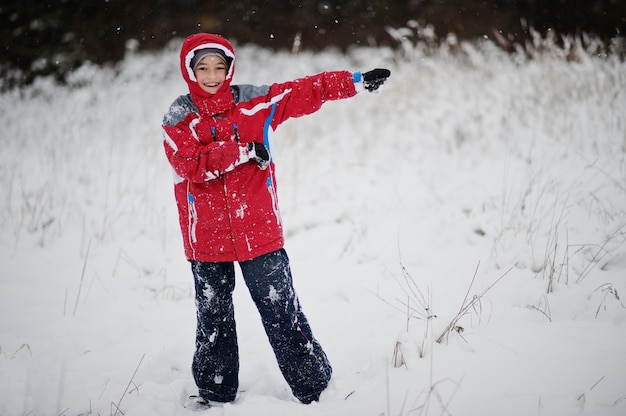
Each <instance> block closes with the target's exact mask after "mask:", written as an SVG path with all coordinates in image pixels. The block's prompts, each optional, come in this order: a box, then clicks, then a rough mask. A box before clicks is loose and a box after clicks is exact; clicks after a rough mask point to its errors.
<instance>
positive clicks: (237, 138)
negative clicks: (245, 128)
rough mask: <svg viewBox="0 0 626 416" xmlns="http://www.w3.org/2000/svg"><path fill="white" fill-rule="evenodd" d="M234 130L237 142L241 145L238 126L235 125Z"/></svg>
mask: <svg viewBox="0 0 626 416" xmlns="http://www.w3.org/2000/svg"><path fill="white" fill-rule="evenodd" d="M233 130H234V131H235V140H236V141H237V143H239V133H238V132H237V125H236V124H235V123H233Z"/></svg>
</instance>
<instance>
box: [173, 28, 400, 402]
mask: <svg viewBox="0 0 626 416" xmlns="http://www.w3.org/2000/svg"><path fill="white" fill-rule="evenodd" d="M180 65H181V72H182V75H183V78H184V79H185V81H186V82H187V84H188V86H189V94H188V95H183V96H180V97H179V98H178V99H176V100H175V101H174V103H173V104H172V105H171V107H170V109H169V111H168V113H167V114H166V115H165V117H164V120H163V130H164V136H163V137H164V147H165V153H166V156H167V158H168V161H169V162H170V164H171V166H172V168H173V170H174V179H175V185H174V193H175V197H176V203H177V206H178V213H179V222H180V227H181V231H182V235H183V242H184V248H185V255H186V257H187V259H188V260H189V261H190V263H191V269H192V273H193V276H194V280H195V291H196V306H197V330H196V351H195V354H194V357H193V364H192V371H193V375H194V379H195V382H196V385H197V386H198V389H199V397H198V398H197V404H201V405H204V406H207V407H210V406H211V403H212V402H213V403H215V402H230V401H233V400H234V399H235V398H236V395H237V388H238V384H239V382H238V370H239V358H238V349H237V335H236V328H235V320H234V308H233V302H232V292H233V290H234V286H235V269H234V262H238V263H239V267H240V268H241V271H242V274H243V277H244V280H245V283H246V285H247V286H248V289H249V291H250V294H251V296H252V298H253V300H254V302H255V304H256V306H257V308H258V310H259V313H260V315H261V319H262V322H263V326H264V328H265V331H266V334H267V336H268V339H269V341H270V344H271V346H272V348H273V350H274V353H275V356H276V360H277V361H278V365H279V367H280V370H281V372H282V374H283V376H284V377H285V380H286V381H287V383H288V384H289V386H290V387H291V390H292V392H293V394H294V396H295V397H296V398H297V399H298V400H300V401H301V402H302V403H305V404H308V403H311V402H313V401H317V400H318V399H319V397H320V394H321V392H322V391H323V390H324V389H325V388H326V387H327V385H328V382H329V380H330V377H331V373H332V368H331V366H330V363H329V362H328V358H327V357H326V354H325V353H324V351H323V349H322V347H321V345H320V344H319V343H318V342H317V340H316V339H315V338H314V337H313V333H312V331H311V328H310V326H309V324H308V321H307V319H306V317H305V315H304V314H303V313H302V309H301V307H300V303H299V302H298V297H297V295H296V293H295V290H294V288H293V282H292V276H291V271H290V267H289V259H288V257H287V253H286V252H285V250H284V248H283V245H284V236H283V229H282V222H281V219H280V214H279V210H278V202H277V201H278V199H277V194H276V178H275V175H274V164H273V162H272V158H271V155H270V153H269V137H270V135H271V134H272V133H273V131H274V129H275V128H276V127H278V125H280V124H281V123H282V122H284V121H285V120H287V119H288V118H290V117H298V116H302V115H305V114H310V113H313V112H315V111H317V110H318V109H319V108H320V107H321V105H322V104H323V103H324V102H325V101H328V100H337V99H343V98H349V97H352V96H354V95H356V93H357V88H359V89H366V90H368V91H370V92H371V91H375V90H377V89H378V88H379V87H380V86H381V85H382V84H383V83H384V82H385V81H386V80H387V78H388V77H389V75H390V72H389V71H388V70H386V69H377V70H373V71H370V72H366V73H364V74H361V73H358V72H357V73H354V74H353V73H350V72H347V71H338V72H326V73H322V74H318V75H314V76H311V77H306V78H302V79H298V80H295V81H292V82H285V83H280V84H273V85H271V86H261V87H256V86H251V85H231V80H232V77H233V74H234V69H235V53H234V49H233V46H232V45H231V44H230V42H229V41H228V40H226V39H225V38H223V37H221V36H219V35H214V34H206V33H199V34H195V35H191V36H189V37H188V38H187V39H185V41H184V42H183V45H182V48H181V52H180Z"/></svg>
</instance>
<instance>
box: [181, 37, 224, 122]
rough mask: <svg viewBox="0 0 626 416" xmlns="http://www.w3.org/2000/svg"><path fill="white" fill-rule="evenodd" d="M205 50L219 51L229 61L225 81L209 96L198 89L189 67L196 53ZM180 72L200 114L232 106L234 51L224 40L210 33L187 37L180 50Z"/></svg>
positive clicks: (220, 110)
mask: <svg viewBox="0 0 626 416" xmlns="http://www.w3.org/2000/svg"><path fill="white" fill-rule="evenodd" d="M205 48H215V49H219V50H220V51H222V52H224V54H225V55H226V56H227V57H228V58H230V59H231V62H230V66H229V68H228V73H227V74H226V80H225V82H224V84H223V85H222V88H221V89H220V90H219V91H218V92H217V93H215V94H209V93H207V92H206V91H204V90H203V89H202V88H200V86H199V85H198V80H197V79H196V76H195V75H194V73H193V68H192V67H191V61H192V59H193V57H194V55H195V53H196V51H198V50H201V49H205ZM180 70H181V73H182V76H183V79H184V80H185V82H187V85H188V87H189V93H190V94H191V98H192V100H193V102H194V104H195V105H196V106H197V107H198V109H199V110H200V112H201V113H209V114H210V115H213V114H218V113H221V112H223V111H225V110H227V109H229V108H230V107H232V106H234V101H233V95H232V92H231V90H230V83H231V81H232V78H233V74H234V73H235V49H234V48H233V45H232V44H231V43H230V42H229V41H228V40H227V39H226V38H224V37H222V36H220V35H216V34H211V33H196V34H194V35H191V36H188V37H187V38H186V39H185V40H184V42H183V45H182V47H181V49H180Z"/></svg>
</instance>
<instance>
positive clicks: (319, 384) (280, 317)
mask: <svg viewBox="0 0 626 416" xmlns="http://www.w3.org/2000/svg"><path fill="white" fill-rule="evenodd" d="M239 266H240V268H241V271H242V274H243V277H244V281H245V283H246V285H247V287H248V290H249V291H250V295H251V296H252V300H253V301H254V303H255V304H256V307H257V309H258V311H259V313H260V315H261V321H262V322H263V327H264V328H265V333H266V334H267V337H268V339H269V342H270V344H271V346H272V348H273V350H274V354H275V356H276V360H277V361H278V366H279V368H280V370H281V372H282V374H283V376H284V377H285V380H286V381H287V383H288V384H289V386H290V387H291V391H292V392H293V394H294V396H296V398H298V399H299V400H300V401H301V402H303V403H310V402H311V401H314V400H317V399H318V398H319V395H320V393H321V392H322V391H323V390H324V389H325V388H326V387H327V385H328V382H329V380H330V377H331V373H332V368H331V366H330V363H329V362H328V358H327V357H326V354H325V353H324V351H323V350H322V347H321V346H320V344H319V343H318V342H317V341H316V340H315V338H314V337H313V333H312V332H311V328H310V326H309V323H308V322H307V319H306V317H305V316H304V314H303V313H302V309H301V308H300V303H299V301H298V297H297V295H296V292H295V290H294V288H293V281H292V276H291V269H290V267H289V259H288V257H287V253H286V252H285V250H284V249H280V250H278V251H275V252H272V253H269V254H265V255H262V256H259V257H256V258H254V259H252V260H249V261H244V262H240V263H239ZM191 268H192V271H193V275H194V279H195V289H196V307H197V330H196V351H195V354H194V357H193V364H192V371H193V376H194V379H195V382H196V385H197V386H198V389H199V394H200V396H202V397H203V398H205V399H207V400H213V401H218V402H229V401H233V400H234V399H235V397H236V395H237V388H238V386H239V378H238V373H239V352H238V346H237V332H236V326H235V316H234V306H233V299H232V293H233V290H234V289H235V268H234V264H233V263H231V262H225V263H211V262H199V261H192V262H191Z"/></svg>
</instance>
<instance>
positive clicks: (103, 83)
mask: <svg viewBox="0 0 626 416" xmlns="http://www.w3.org/2000/svg"><path fill="white" fill-rule="evenodd" d="M398 39H400V40H401V42H400V47H399V48H398V49H393V50H392V49H388V48H358V49H353V50H350V51H349V52H346V53H341V52H339V51H336V50H332V49H331V50H327V51H324V52H319V53H309V52H301V53H299V54H294V53H290V52H286V51H285V52H272V51H269V50H266V49H262V48H258V47H254V46H244V45H242V46H239V47H237V57H238V58H237V59H238V61H237V68H236V73H235V79H234V82H235V83H250V84H269V83H272V82H281V81H287V80H291V79H295V78H298V77H302V76H306V75H309V74H314V73H317V72H322V71H327V70H336V69H347V70H350V71H357V70H362V71H364V70H368V69H372V68H376V67H387V68H389V69H390V70H391V71H392V76H391V78H390V80H389V82H388V84H386V86H385V88H384V89H383V91H381V92H380V93H378V94H370V93H367V92H365V93H361V94H359V95H358V96H356V97H354V98H352V99H348V100H343V101H336V102H328V103H326V104H325V105H324V106H323V107H322V109H321V110H320V111H318V112H317V113H315V114H313V115H310V116H306V117H303V118H298V119H292V120H288V121H287V122H285V123H284V124H283V125H282V126H281V127H280V128H279V129H278V130H277V131H276V134H275V137H274V138H273V142H272V148H271V149H272V154H273V157H274V160H275V162H276V169H277V175H278V187H279V189H278V190H279V198H280V207H281V215H282V219H283V223H284V225H285V235H286V249H287V252H288V253H289V256H290V259H291V265H292V270H293V274H294V282H295V287H296V290H297V291H298V295H299V297H300V301H301V303H302V305H303V310H304V312H305V314H306V315H307V317H308V319H309V321H310V323H311V325H312V328H313V331H314V334H315V336H316V338H317V339H318V340H319V341H320V343H321V344H322V345H323V347H324V349H325V350H326V352H327V355H328V356H329V358H330V360H331V363H332V365H333V368H334V373H333V378H332V380H331V383H330V385H329V387H328V389H327V390H326V391H325V392H324V393H323V394H322V396H321V399H320V401H319V402H317V403H313V404H311V405H308V406H306V405H302V404H300V403H299V402H298V401H297V400H296V399H295V398H294V397H293V396H292V395H291V392H290V390H289V388H288V386H287V384H286V382H285V381H284V379H283V378H282V376H281V374H280V372H279V369H278V366H277V364H276V362H275V359H274V356H273V353H272V351H271V349H270V347H269V344H268V342H267V339H266V336H265V334H264V332H263V329H262V326H261V322H260V318H259V316H258V313H257V311H256V309H255V307H254V305H253V303H252V301H251V299H250V296H249V294H248V293H247V289H246V288H245V285H244V284H243V281H242V278H241V276H240V275H238V276H237V288H236V290H235V294H234V302H235V310H236V319H237V324H238V336H239V343H240V356H241V369H240V389H239V394H238V397H237V399H236V400H235V401H234V402H232V403H228V404H225V405H224V406H223V407H216V408H212V409H210V410H208V411H206V414H209V415H228V416H230V415H232V416H235V415H246V416H249V415H272V416H280V415H289V416H293V415H315V416H331V415H332V416H335V415H336V416H351V415H354V416H362V415H373V416H383V415H384V416H404V415H463V416H490V415H493V416H502V415H507V416H530V415H541V416H544V415H545V416H552V415H555V416H556V415H559V416H570V415H598V416H612V415H615V416H617V415H624V414H626V297H625V296H626V64H625V63H624V62H623V61H620V60H619V59H617V58H616V57H614V56H610V55H609V56H606V55H604V54H603V53H602V52H601V51H599V50H598V49H597V48H596V46H597V45H595V46H594V43H593V42H590V43H589V45H588V46H584V47H583V46H581V44H580V43H579V42H574V41H572V42H566V44H565V46H564V47H556V46H554V45H553V44H552V43H551V42H548V41H545V40H542V39H535V44H534V45H532V44H531V45H527V46H526V47H523V48H520V49H519V50H518V52H517V53H513V54H507V53H504V52H502V51H501V50H500V49H499V48H497V47H496V46H494V45H493V44H490V43H487V42H485V43H472V44H469V43H460V44H459V43H456V42H454V41H453V40H451V41H448V42H446V43H444V45H443V46H440V47H434V46H433V45H432V44H429V43H428V42H425V41H423V40H411V39H410V38H407V37H400V38H398ZM180 43H181V40H180V39H175V40H173V41H172V43H171V45H169V46H168V47H166V48H165V49H163V50H161V51H157V52H152V53H140V52H137V51H135V50H133V49H132V48H129V51H128V53H127V56H126V58H125V59H124V61H122V62H121V63H119V64H118V65H115V66H109V67H97V66H95V65H84V66H82V67H81V68H79V69H77V70H75V72H73V73H72V75H71V77H70V78H69V82H68V84H67V85H58V84H56V83H55V82H54V81H52V80H51V79H47V78H43V79H39V80H37V82H35V83H34V84H33V85H32V86H29V87H24V88H22V89H19V90H11V91H7V92H4V93H2V94H0V126H2V129H1V134H0V145H1V147H2V151H1V153H0V184H1V188H0V229H1V234H0V276H1V277H0V415H1V416H18V415H21V416H26V415H28V416H48V415H50V416H70V415H73V416H76V415H101V416H105V415H109V416H113V415H115V416H118V415H126V416H134V415H139V416H147V415H151V416H152V415H154V416H160V415H163V416H165V415H167V416H172V415H191V414H194V413H193V412H191V411H190V410H188V409H186V408H185V407H184V406H183V404H184V403H185V400H186V399H187V397H188V396H189V395H193V394H196V393H197V390H196V387H195V385H194V382H193V379H192V375H191V369H190V367H191V358H192V354H193V351H194V336H195V304H194V294H193V277H192V275H191V271H190V267H189V264H188V262H187V261H186V259H185V257H184V254H183V249H182V240H181V236H180V230H179V228H178V222H177V213H176V207H175V202H174V197H173V179H172V172H171V169H170V167H169V165H168V164H167V161H166V159H165V156H164V152H163V144H162V131H161V121H162V117H163V114H164V113H165V112H166V111H167V109H168V107H169V105H170V104H171V102H172V101H173V100H174V99H175V98H176V97H177V96H179V95H181V94H184V93H186V92H187V91H186V85H185V84H184V82H183V80H182V77H181V76H180V73H179V67H178V48H179V47H180ZM529 55H532V58H530V57H529ZM238 273H239V272H238Z"/></svg>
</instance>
